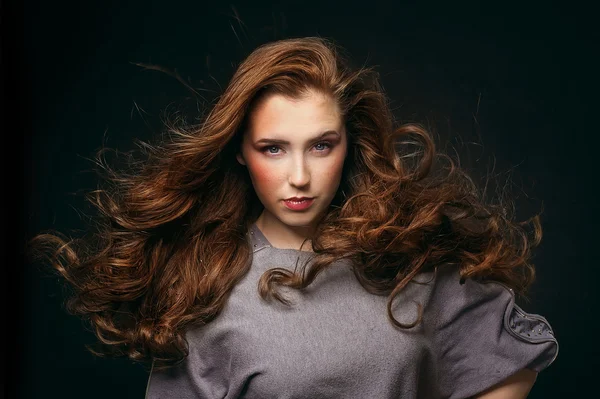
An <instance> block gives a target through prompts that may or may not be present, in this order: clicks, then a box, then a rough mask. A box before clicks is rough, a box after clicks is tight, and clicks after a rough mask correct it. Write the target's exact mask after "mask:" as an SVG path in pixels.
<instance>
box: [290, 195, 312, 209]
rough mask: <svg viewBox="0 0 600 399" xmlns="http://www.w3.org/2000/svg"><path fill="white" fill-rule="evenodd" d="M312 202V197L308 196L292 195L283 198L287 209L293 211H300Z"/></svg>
mask: <svg viewBox="0 0 600 399" xmlns="http://www.w3.org/2000/svg"><path fill="white" fill-rule="evenodd" d="M313 202H314V198H310V197H292V198H288V199H285V200H283V203H284V204H285V206H286V207H287V208H288V209H291V210H293V211H302V210H305V209H307V208H309V207H310V206H311V205H312V203H313Z"/></svg>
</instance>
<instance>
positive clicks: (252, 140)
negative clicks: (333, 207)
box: [237, 91, 348, 236]
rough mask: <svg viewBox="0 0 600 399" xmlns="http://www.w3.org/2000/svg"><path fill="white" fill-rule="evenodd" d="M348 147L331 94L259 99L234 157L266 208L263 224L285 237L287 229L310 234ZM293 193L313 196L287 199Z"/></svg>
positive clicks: (334, 186) (332, 192) (332, 191)
mask: <svg viewBox="0 0 600 399" xmlns="http://www.w3.org/2000/svg"><path fill="white" fill-rule="evenodd" d="M347 146H348V144H347V137H346V131H345V129H344V122H343V121H342V118H341V115H340V110H339V107H338V105H337V103H336V102H335V101H334V100H333V99H332V98H331V97H329V96H327V95H323V94H321V93H318V92H316V91H311V92H310V94H309V95H307V96H304V97H302V98H299V99H290V98H287V97H284V96H282V95H279V94H272V95H269V96H267V97H266V98H265V99H263V100H262V101H259V103H258V105H257V107H256V108H255V109H254V110H252V112H251V114H250V116H249V126H248V130H247V131H246V132H245V133H244V137H243V140H242V149H241V153H240V154H238V155H237V160H238V162H240V163H241V164H242V165H246V166H247V168H248V172H249V174H250V178H251V180H252V184H253V186H254V190H255V191H256V194H257V196H258V198H259V199H260V201H261V202H262V204H263V205H264V207H265V209H264V212H263V214H262V215H261V217H260V219H262V220H261V223H262V225H263V226H269V229H270V230H271V232H272V233H273V232H280V233H283V234H284V235H285V230H288V231H289V230H290V229H291V230H294V231H295V232H296V233H300V232H304V233H307V232H311V229H312V228H314V227H315V226H316V223H317V222H318V220H319V219H320V218H321V217H322V216H324V214H325V213H326V211H327V209H328V207H329V205H330V203H331V201H332V200H333V198H334V196H335V194H336V192H337V189H338V187H339V185H340V181H341V177H342V169H343V166H344V159H345V157H346V153H347ZM292 197H298V198H300V197H307V198H310V199H311V200H307V201H304V202H302V203H300V204H294V203H290V202H287V201H286V199H289V198H292ZM307 206H308V207H307ZM293 208H296V209H293ZM299 208H300V209H299ZM288 236H289V235H288Z"/></svg>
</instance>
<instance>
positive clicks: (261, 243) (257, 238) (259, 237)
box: [250, 222, 314, 256]
mask: <svg viewBox="0 0 600 399" xmlns="http://www.w3.org/2000/svg"><path fill="white" fill-rule="evenodd" d="M250 234H251V235H252V236H253V241H254V247H255V248H256V249H258V248H260V247H262V248H265V247H267V248H271V249H275V250H277V251H283V252H289V253H295V254H299V255H305V256H310V255H314V251H302V250H300V249H295V248H277V247H274V246H273V244H271V243H270V242H269V240H267V237H265V235H264V234H263V232H262V231H261V230H260V229H259V228H258V226H257V225H256V222H254V223H252V225H251V226H250Z"/></svg>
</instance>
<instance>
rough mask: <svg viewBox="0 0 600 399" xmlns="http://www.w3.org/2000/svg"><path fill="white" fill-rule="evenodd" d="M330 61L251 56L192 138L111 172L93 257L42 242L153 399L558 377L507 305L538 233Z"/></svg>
mask: <svg viewBox="0 0 600 399" xmlns="http://www.w3.org/2000/svg"><path fill="white" fill-rule="evenodd" d="M339 52H340V51H339V49H337V48H336V47H335V46H334V45H333V44H332V43H330V42H328V41H326V40H323V39H320V38H303V39H290V40H283V41H278V42H274V43H270V44H267V45H264V46H261V47H259V48H258V49H256V50H255V51H254V52H253V53H252V54H250V56H249V57H248V58H247V59H246V60H245V61H244V62H243V63H242V64H241V65H240V66H239V68H238V70H237V71H236V73H235V74H234V76H233V78H232V80H231V82H230V83H229V85H228V87H227V89H226V90H225V92H224V93H223V95H222V96H221V97H220V98H219V99H218V101H217V103H216V104H215V105H214V107H213V109H212V110H211V112H210V113H209V114H208V115H207V116H206V118H205V119H204V120H203V123H202V124H201V125H199V126H191V127H189V128H187V129H179V130H176V131H174V133H175V134H174V137H173V139H172V140H171V141H169V142H168V143H166V144H164V145H162V146H159V147H150V146H147V148H148V159H147V161H146V162H144V163H141V164H138V163H136V164H134V166H135V168H134V170H132V171H129V172H127V173H116V172H114V171H112V170H111V169H109V168H108V167H107V170H108V171H109V172H110V173H109V175H108V177H109V178H108V180H107V181H108V182H109V183H110V185H109V186H108V187H105V188H104V189H101V190H97V191H95V192H94V193H93V194H94V195H93V196H91V199H92V200H93V202H94V204H95V205H96V206H97V207H98V209H99V210H100V212H101V215H102V218H101V219H100V222H99V224H98V226H99V228H98V230H97V232H96V233H95V234H94V237H93V239H92V240H88V241H68V240H66V239H64V238H61V237H60V236H58V235H52V234H46V235H40V236H38V237H37V238H36V243H37V244H47V245H48V244H52V245H56V247H55V248H56V249H55V251H54V252H51V253H50V255H51V261H52V262H53V264H54V265H55V267H56V268H57V270H58V271H59V272H60V273H61V274H62V275H63V276H64V277H65V278H66V279H67V280H68V281H69V282H70V283H71V284H72V286H73V287H74V288H75V291H76V295H75V296H74V297H73V298H72V299H71V301H70V303H69V309H70V311H72V312H74V313H76V314H79V315H82V316H84V317H86V318H88V319H89V321H90V322H91V324H92V326H93V327H94V328H95V331H96V334H97V336H98V338H99V340H100V342H101V344H102V346H101V347H100V349H99V350H98V351H97V352H98V353H108V354H112V355H117V356H119V355H121V356H123V355H124V356H128V357H129V358H131V359H134V360H138V361H141V362H147V363H152V364H153V368H152V372H151V375H150V379H149V381H148V388H147V395H146V396H147V397H148V398H164V397H176V398H184V397H186V398H187V397H200V398H216V397H218V398H236V397H247V398H266V397H282V398H300V397H322V398H338V397H339V398H354V397H356V398H400V397H401V398H417V397H419V398H438V397H439V398H442V397H443V398H466V397H479V398H494V397H502V398H523V397H526V396H527V394H528V392H529V390H530V389H531V387H532V385H533V383H534V381H535V378H536V375H537V373H538V372H539V371H541V370H542V369H544V368H545V367H547V366H548V365H550V364H551V363H552V361H553V360H554V359H555V357H556V355H557V352H558V345H557V342H556V339H555V338H554V336H553V332H552V330H551V327H550V325H549V324H548V322H547V321H546V320H545V319H544V318H543V317H541V316H539V315H533V314H527V313H526V312H524V311H523V310H522V309H521V308H519V307H518V306H517V305H516V304H515V293H514V292H517V293H520V294H523V293H525V291H526V289H527V288H528V286H529V285H530V284H531V282H532V281H533V278H534V268H533V265H531V264H530V263H529V258H530V252H531V249H532V248H533V247H534V246H535V245H537V244H538V243H539V240H540V237H541V229H540V226H539V220H538V218H537V217H535V218H533V219H532V220H531V223H530V224H531V225H532V226H533V233H534V234H533V237H529V236H528V234H527V231H526V230H525V226H526V224H519V223H516V222H514V221H513V220H511V219H510V218H509V217H508V216H507V213H506V211H505V210H504V209H503V208H502V207H500V206H492V205H486V204H484V203H483V202H482V199H481V197H480V196H479V194H478V192H477V190H476V188H475V187H474V185H473V183H472V182H471V180H470V179H469V178H468V176H466V175H465V174H464V173H462V172H461V171H460V170H459V169H458V168H456V167H455V166H454V164H453V163H452V162H451V161H450V160H449V159H448V158H447V157H444V156H442V154H438V153H436V151H435V148H434V144H433V142H432V139H431V137H430V135H429V133H428V132H427V131H425V130H424V129H423V128H421V127H420V126H417V125H412V124H408V125H402V126H400V127H397V128H396V127H395V126H394V119H393V116H392V113H391V111H390V109H389V106H388V103H387V100H386V97H385V95H384V93H383V91H382V89H381V88H380V86H379V83H378V80H377V76H376V74H375V73H374V72H373V71H372V70H370V69H365V68H362V69H357V70H352V69H351V68H350V67H349V66H348V64H347V62H346V60H345V59H344V58H343V57H342V56H341V55H340V54H339ZM444 162H445V163H444ZM86 243H87V244H86ZM46 248H47V247H46ZM386 313H387V317H386Z"/></svg>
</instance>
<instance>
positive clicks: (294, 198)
mask: <svg viewBox="0 0 600 399" xmlns="http://www.w3.org/2000/svg"><path fill="white" fill-rule="evenodd" d="M310 199H313V197H291V198H286V199H285V200H284V201H294V202H300V201H303V200H310Z"/></svg>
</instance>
